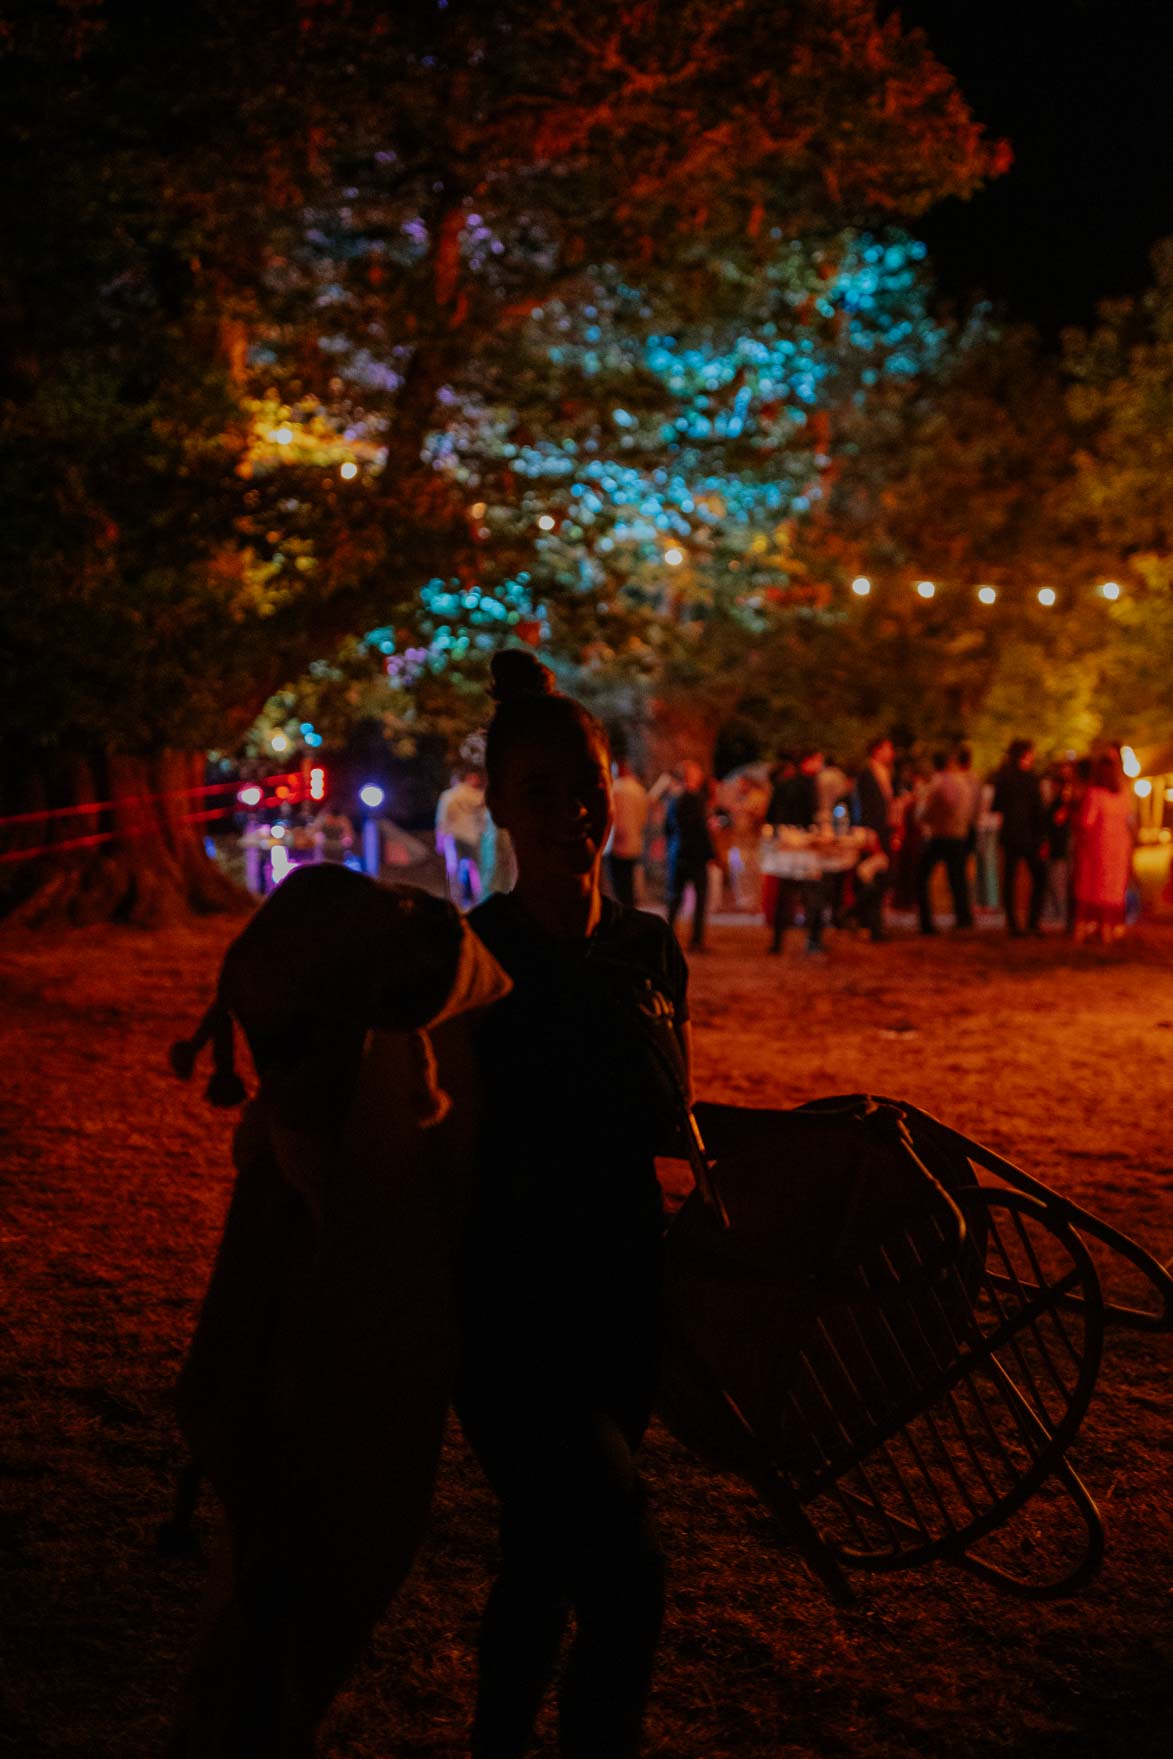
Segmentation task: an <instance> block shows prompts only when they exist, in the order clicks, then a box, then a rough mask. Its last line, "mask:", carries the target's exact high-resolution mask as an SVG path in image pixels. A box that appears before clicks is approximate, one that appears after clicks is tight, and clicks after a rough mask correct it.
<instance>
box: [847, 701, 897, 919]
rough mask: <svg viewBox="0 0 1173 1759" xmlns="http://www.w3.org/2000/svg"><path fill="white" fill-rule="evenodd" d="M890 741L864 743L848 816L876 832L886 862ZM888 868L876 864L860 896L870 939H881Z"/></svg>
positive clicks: (889, 835) (889, 825)
mask: <svg viewBox="0 0 1173 1759" xmlns="http://www.w3.org/2000/svg"><path fill="white" fill-rule="evenodd" d="M894 756H895V752H894V750H893V747H892V741H891V739H889V738H888V737H887V735H886V734H885V735H883V736H881V737H880V738H878V739H873V740H872V742H871V744H870V745H869V746H868V757H867V762H866V763H865V764H864V766H863V768H862V769H861V770H860V772H859V775H858V776H857V777H856V779H855V794H854V796H853V810H852V818H853V820H854V822H855V823H856V824H857V825H864V826H866V828H867V829H868V830H869V831H874V832H875V833H876V840H877V842H878V843H879V847H880V852H881V853H882V854H883V855H884V857H885V858H886V860H887V861H888V862H889V863H890V862H891V859H892V760H893V757H894ZM889 877H890V868H888V867H879V866H877V868H876V870H875V875H874V878H873V879H872V881H871V883H870V884H869V885H868V887H867V889H866V893H865V894H864V895H862V896H861V897H860V900H859V905H858V913H859V919H860V921H861V922H862V923H863V925H864V927H865V928H866V929H867V930H868V932H869V934H870V935H871V938H872V940H874V941H882V940H883V939H884V893H885V891H886V890H887V887H888V881H889Z"/></svg>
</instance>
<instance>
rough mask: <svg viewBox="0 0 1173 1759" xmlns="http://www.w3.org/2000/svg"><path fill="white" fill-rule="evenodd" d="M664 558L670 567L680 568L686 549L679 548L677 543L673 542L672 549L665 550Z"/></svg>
mask: <svg viewBox="0 0 1173 1759" xmlns="http://www.w3.org/2000/svg"><path fill="white" fill-rule="evenodd" d="M664 560H665V562H667V564H668V566H669V568H679V566H680V564H681V563H682V562H683V560H684V551H683V550H678V549H677V548H676V545H675V544H673V546H672V548H671V549H670V550H665V551H664Z"/></svg>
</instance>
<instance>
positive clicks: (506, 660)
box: [491, 647, 558, 703]
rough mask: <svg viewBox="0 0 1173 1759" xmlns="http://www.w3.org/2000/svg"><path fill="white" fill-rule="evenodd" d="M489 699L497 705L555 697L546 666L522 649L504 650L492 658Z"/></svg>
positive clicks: (554, 690)
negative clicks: (540, 697)
mask: <svg viewBox="0 0 1173 1759" xmlns="http://www.w3.org/2000/svg"><path fill="white" fill-rule="evenodd" d="M492 675H493V683H492V687H491V695H492V697H493V700H494V701H495V702H498V703H506V702H518V701H520V700H521V699H522V698H523V697H527V696H557V694H558V690H557V685H556V684H555V681H554V674H553V672H551V670H550V668H549V666H543V664H542V662H541V660H539V659H538V658H537V656H536V655H535V654H532V653H530V652H528V650H527V649H526V648H524V647H507V648H504V649H502V651H501V652H500V653H498V654H494V655H493V665H492Z"/></svg>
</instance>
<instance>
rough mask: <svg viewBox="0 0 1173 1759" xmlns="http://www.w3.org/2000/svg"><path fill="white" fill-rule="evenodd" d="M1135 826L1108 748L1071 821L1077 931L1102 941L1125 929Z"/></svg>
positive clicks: (1080, 936)
mask: <svg viewBox="0 0 1173 1759" xmlns="http://www.w3.org/2000/svg"><path fill="white" fill-rule="evenodd" d="M1133 842H1134V826H1133V820H1132V806H1131V802H1130V800H1129V798H1128V795H1127V793H1126V792H1125V789H1124V776H1123V773H1122V771H1121V769H1120V766H1119V764H1118V763H1117V761H1116V759H1115V758H1114V757H1113V756H1112V754H1111V753H1110V752H1103V753H1102V754H1101V755H1100V756H1099V757H1097V758H1096V760H1095V763H1094V765H1093V767H1092V775H1091V784H1090V786H1089V787H1088V789H1087V792H1086V793H1085V795H1084V797H1083V800H1082V801H1081V802H1080V806H1079V810H1078V816H1077V817H1076V821H1075V877H1074V891H1075V934H1076V939H1077V940H1088V939H1090V938H1091V937H1092V936H1093V935H1097V936H1098V937H1099V939H1100V940H1101V941H1109V940H1115V939H1118V938H1119V937H1120V936H1121V935H1122V934H1123V933H1124V904H1125V897H1126V895H1127V892H1128V882H1129V880H1130V878H1131V877H1132V849H1133Z"/></svg>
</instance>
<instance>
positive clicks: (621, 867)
mask: <svg viewBox="0 0 1173 1759" xmlns="http://www.w3.org/2000/svg"><path fill="white" fill-rule="evenodd" d="M635 869H636V858H635V856H634V855H608V857H607V875H608V878H609V879H610V881H611V892H612V895H613V896H614V898H615V901H616V903H617V904H628V905H631V906H633V907H634V905H635Z"/></svg>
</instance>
